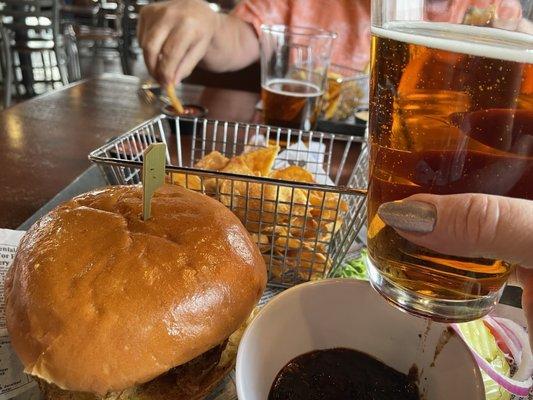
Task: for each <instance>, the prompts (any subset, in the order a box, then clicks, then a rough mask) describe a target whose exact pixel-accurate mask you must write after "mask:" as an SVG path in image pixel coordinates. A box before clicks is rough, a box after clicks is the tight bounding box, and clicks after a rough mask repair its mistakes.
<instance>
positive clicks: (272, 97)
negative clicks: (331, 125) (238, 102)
mask: <svg viewBox="0 0 533 400" xmlns="http://www.w3.org/2000/svg"><path fill="white" fill-rule="evenodd" d="M322 94H323V91H321V90H320V88H319V87H318V86H316V85H314V84H312V83H310V82H305V81H299V80H296V79H272V80H270V81H268V82H267V83H266V84H265V85H263V87H262V90H261V99H262V101H263V112H264V117H265V124H267V125H273V126H282V127H286V128H297V129H306V130H309V129H312V128H313V127H314V125H315V123H316V120H317V117H318V113H319V112H320V100H321V98H322Z"/></svg>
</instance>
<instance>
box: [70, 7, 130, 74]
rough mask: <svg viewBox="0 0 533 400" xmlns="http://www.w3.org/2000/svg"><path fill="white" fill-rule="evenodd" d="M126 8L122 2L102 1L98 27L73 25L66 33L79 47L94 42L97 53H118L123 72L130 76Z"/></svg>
mask: <svg viewBox="0 0 533 400" xmlns="http://www.w3.org/2000/svg"><path fill="white" fill-rule="evenodd" d="M124 6H125V5H124V2H122V1H115V2H110V1H103V0H100V15H99V18H98V19H99V24H98V26H92V25H83V24H76V23H72V24H69V25H68V26H66V27H65V33H66V36H68V37H69V38H72V40H74V41H75V43H76V44H77V45H78V46H79V45H80V44H81V42H92V43H94V49H95V51H96V52H98V51H107V50H111V51H113V52H116V53H117V54H118V55H119V57H120V63H121V68H122V72H123V73H124V74H126V75H129V74H130V73H131V67H130V62H129V57H128V49H127V47H126V43H125V40H124V30H123V29H122V21H123V16H124ZM67 32H68V34H67Z"/></svg>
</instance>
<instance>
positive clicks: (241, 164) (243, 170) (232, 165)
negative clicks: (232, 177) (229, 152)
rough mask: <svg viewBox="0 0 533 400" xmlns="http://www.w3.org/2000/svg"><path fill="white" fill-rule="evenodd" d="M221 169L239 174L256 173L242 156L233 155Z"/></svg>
mask: <svg viewBox="0 0 533 400" xmlns="http://www.w3.org/2000/svg"><path fill="white" fill-rule="evenodd" d="M221 171H222V172H228V173H231V174H239V175H255V173H254V171H253V170H252V169H251V168H250V167H249V166H248V164H247V163H246V161H245V160H244V158H242V157H241V156H237V157H232V158H231V159H230V160H229V161H228V163H227V164H226V165H225V166H224V168H222V169H221ZM243 183H244V182H243Z"/></svg>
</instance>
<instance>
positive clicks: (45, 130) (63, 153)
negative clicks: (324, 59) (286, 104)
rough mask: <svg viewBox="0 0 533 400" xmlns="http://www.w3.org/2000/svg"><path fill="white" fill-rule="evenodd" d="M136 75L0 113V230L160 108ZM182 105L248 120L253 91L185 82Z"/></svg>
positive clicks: (93, 82)
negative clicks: (142, 92)
mask: <svg viewBox="0 0 533 400" xmlns="http://www.w3.org/2000/svg"><path fill="white" fill-rule="evenodd" d="M139 84H140V82H139V80H138V79H137V78H134V77H128V76H122V75H103V76H101V77H98V78H94V79H88V80H85V81H81V82H78V83H76V84H73V85H71V86H67V87H65V88H63V89H61V90H58V91H55V92H52V93H49V94H46V95H43V96H39V97H36V98H34V99H31V100H28V101H26V102H23V103H20V104H17V105H15V106H13V107H11V108H9V109H7V110H4V111H3V112H1V113H0V149H1V150H2V155H1V156H0V188H1V189H2V192H1V193H2V196H0V228H11V229H14V228H16V227H17V226H19V225H20V224H21V223H22V222H24V221H25V220H26V219H27V218H29V217H30V216H31V215H32V214H33V213H34V212H35V211H37V210H38V209H39V208H40V207H41V206H43V205H44V204H45V203H46V202H48V201H49V200H50V199H51V198H52V197H53V196H54V195H55V194H56V193H58V192H59V191H60V190H61V189H63V188H64V187H65V186H66V185H68V184H69V183H70V182H71V181H72V180H73V179H75V178H76V177H77V176H78V175H80V174H81V173H82V172H83V171H84V170H85V169H86V168H87V167H89V166H90V162H89V160H88V159H87V155H88V153H89V152H90V151H91V150H94V149H95V148H97V147H98V146H100V145H102V144H103V143H105V142H106V141H107V140H108V139H109V138H111V137H113V136H117V135H119V134H121V133H124V132H126V131H127V130H129V129H131V128H133V127H134V126H136V125H138V124H140V123H141V122H143V121H145V120H147V119H149V118H151V117H153V116H155V115H157V114H158V113H159V110H158V109H157V108H156V107H154V106H153V105H149V104H146V103H145V102H144V101H143V100H141V98H140V97H139V96H138V94H137V90H138V88H139ZM180 97H181V98H182V100H183V101H184V102H185V103H198V104H202V105H204V106H205V107H207V108H208V110H209V113H208V117H209V118H216V119H225V120H234V121H244V122H250V121H252V120H253V119H254V115H255V104H256V103H257V101H258V100H259V96H258V95H257V94H255V93H249V92H241V91H235V90H226V89H216V88H206V87H201V86H190V85H186V86H183V88H182V90H181V93H180Z"/></svg>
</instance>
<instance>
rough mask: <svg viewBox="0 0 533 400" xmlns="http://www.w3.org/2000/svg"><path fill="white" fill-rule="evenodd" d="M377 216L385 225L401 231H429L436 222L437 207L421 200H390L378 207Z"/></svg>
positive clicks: (431, 230)
mask: <svg viewBox="0 0 533 400" xmlns="http://www.w3.org/2000/svg"><path fill="white" fill-rule="evenodd" d="M378 215H379V217H380V218H381V219H382V220H383V222H385V223H386V224H387V225H389V226H391V227H393V228H395V229H399V230H401V231H406V232H413V233H430V232H433V229H434V228H435V223H436V222H437V209H436V208H435V206H434V205H433V204H429V203H424V202H422V201H414V200H407V201H391V202H390V203H383V204H382V205H381V206H379V208H378Z"/></svg>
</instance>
